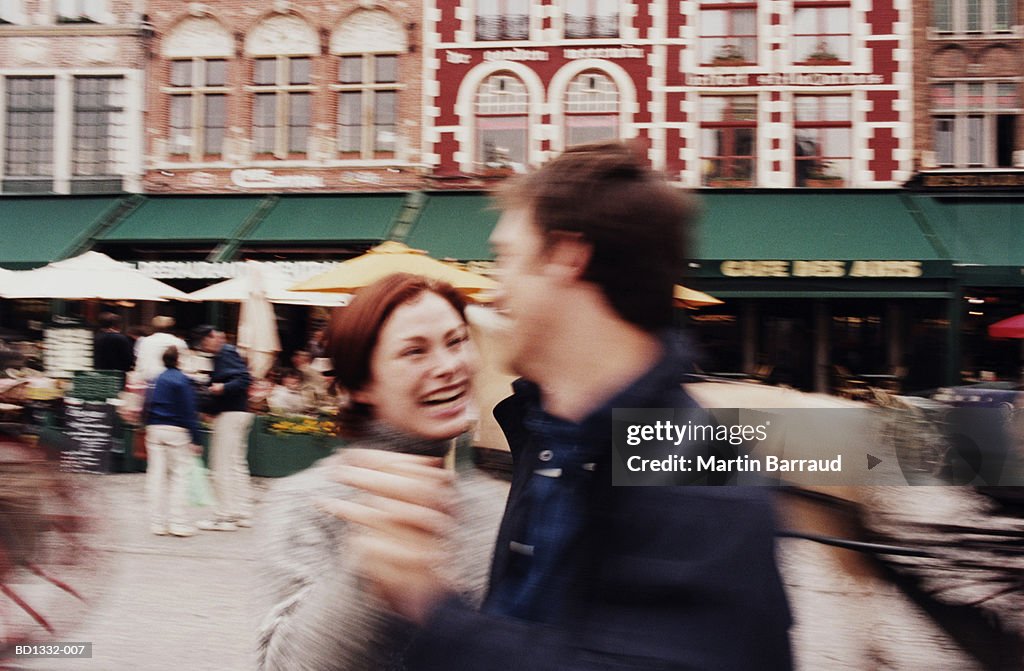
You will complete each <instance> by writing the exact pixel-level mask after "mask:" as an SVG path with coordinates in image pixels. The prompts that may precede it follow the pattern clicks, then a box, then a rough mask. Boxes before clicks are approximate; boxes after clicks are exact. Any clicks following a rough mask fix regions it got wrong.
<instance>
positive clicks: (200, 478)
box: [188, 455, 213, 506]
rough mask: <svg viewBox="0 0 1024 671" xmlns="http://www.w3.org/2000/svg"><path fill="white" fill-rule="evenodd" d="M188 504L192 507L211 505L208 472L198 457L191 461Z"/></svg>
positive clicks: (211, 494)
mask: <svg viewBox="0 0 1024 671" xmlns="http://www.w3.org/2000/svg"><path fill="white" fill-rule="evenodd" d="M188 502H189V505H193V506H209V505H213V492H212V491H211V490H210V471H209V470H208V469H207V468H206V466H204V465H203V458H202V457H200V456H198V455H196V457H195V458H194V459H193V461H192V470H191V471H189V474H188Z"/></svg>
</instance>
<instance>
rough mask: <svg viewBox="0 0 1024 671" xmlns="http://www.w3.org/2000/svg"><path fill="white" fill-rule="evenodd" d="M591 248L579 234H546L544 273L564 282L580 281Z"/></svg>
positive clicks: (592, 249)
mask: <svg viewBox="0 0 1024 671" xmlns="http://www.w3.org/2000/svg"><path fill="white" fill-rule="evenodd" d="M593 252H594V248H593V246H592V245H591V244H590V243H589V242H587V241H586V240H585V239H584V238H583V234H581V233H573V232H570V231H552V232H551V233H549V234H548V249H547V259H546V261H545V264H544V265H545V269H546V272H547V273H548V274H549V275H551V276H553V277H559V278H562V279H566V280H578V279H581V278H582V277H583V275H584V273H586V271H587V266H588V265H590V257H591V255H592V254H593Z"/></svg>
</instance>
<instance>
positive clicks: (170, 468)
mask: <svg viewBox="0 0 1024 671" xmlns="http://www.w3.org/2000/svg"><path fill="white" fill-rule="evenodd" d="M163 364H164V367H165V368H166V370H165V371H164V372H163V373H161V374H160V375H159V376H158V377H157V378H156V380H155V381H154V382H153V385H152V386H151V387H150V389H149V392H148V394H147V396H146V403H145V409H144V411H143V416H144V417H145V421H146V459H147V464H146V498H147V499H148V502H149V522H150V531H151V532H153V533H154V534H156V535H157V536H166V535H167V534H171V535H172V536H192V535H194V534H195V532H196V528H195V526H193V525H192V523H191V522H190V521H188V520H187V519H186V513H187V502H186V491H187V486H188V474H189V472H190V470H191V469H192V468H193V456H194V455H196V454H198V453H199V452H200V449H201V448H200V447H199V444H200V438H199V412H198V411H197V410H196V395H195V390H194V389H193V388H192V382H191V380H189V379H188V377H187V376H186V375H185V374H184V373H182V372H181V371H180V370H178V348H177V347H168V348H167V349H166V350H165V351H164V353H163Z"/></svg>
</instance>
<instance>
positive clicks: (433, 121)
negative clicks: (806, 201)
mask: <svg viewBox="0 0 1024 671" xmlns="http://www.w3.org/2000/svg"><path fill="white" fill-rule="evenodd" d="M911 20H912V16H911V10H910V8H909V7H908V6H905V5H904V4H903V3H898V2H895V1H894V0H883V1H881V2H866V1H865V0H850V1H849V2H845V1H842V0H838V1H836V2H828V3H821V2H802V1H800V0H796V1H795V2H760V3H759V2H745V3H733V2H729V3H726V2H711V1H709V2H702V3H694V2H667V1H652V2H603V1H598V0H592V1H586V0H579V1H576V0H536V1H533V2H530V1H528V0H503V1H500V2H499V1H497V0H462V1H461V2H460V1H458V0H430V1H428V2H427V3H426V8H425V18H424V58H425V68H424V73H425V75H424V80H425V98H424V109H425V118H426V121H425V131H424V132H425V146H426V148H427V149H426V151H425V156H424V160H425V162H427V163H428V164H430V165H432V166H434V169H435V172H436V174H438V175H440V176H448V175H460V174H461V175H478V176H479V175H487V174H490V173H492V172H494V171H496V170H497V171H499V172H500V171H501V170H502V169H509V168H511V169H519V168H520V166H522V165H525V164H533V163H539V162H543V161H544V160H545V159H546V158H547V157H548V156H549V155H550V154H551V153H552V152H557V151H559V150H560V149H562V148H563V147H564V146H565V145H566V144H568V143H572V142H574V141H577V140H579V141H582V140H587V139H595V138H600V137H609V138H621V139H631V140H633V141H635V142H637V143H639V144H640V145H641V146H643V147H645V148H646V149H647V152H648V156H649V157H650V160H651V162H652V164H653V165H655V166H656V167H658V168H663V169H665V170H666V171H668V172H669V174H670V175H672V176H674V177H676V178H677V179H678V181H679V182H681V183H683V184H685V185H688V186H712V187H713V186H732V187H750V186H762V187H791V186H831V187H839V186H855V187H892V186H896V185H898V184H900V183H902V182H903V181H904V180H905V179H907V177H909V175H910V172H911V169H912V162H911V158H912V137H911V127H912V110H911V103H912V89H911V61H910V56H911Z"/></svg>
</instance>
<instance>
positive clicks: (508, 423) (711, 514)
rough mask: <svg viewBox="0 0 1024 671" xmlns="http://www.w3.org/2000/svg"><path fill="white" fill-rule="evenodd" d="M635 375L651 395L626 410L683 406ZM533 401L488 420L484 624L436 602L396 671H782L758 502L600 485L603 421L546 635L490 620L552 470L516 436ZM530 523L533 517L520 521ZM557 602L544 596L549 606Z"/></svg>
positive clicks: (764, 502)
mask: <svg viewBox="0 0 1024 671" xmlns="http://www.w3.org/2000/svg"><path fill="white" fill-rule="evenodd" d="M668 363H669V364H671V363H672V362H671V361H669V362H668ZM670 367H672V366H670ZM647 377H648V378H655V379H656V384H655V385H653V386H651V387H650V388H649V389H647V391H646V392H645V393H646V396H647V398H645V399H644V401H645V402H644V403H643V405H635V406H632V407H650V408H659V407H660V408H680V407H694V406H695V404H694V402H693V400H692V399H690V397H689V396H688V395H687V394H686V393H685V392H683V390H682V388H681V387H680V385H679V382H678V381H679V379H680V377H679V376H677V375H676V374H675V372H674V371H664V372H662V373H659V372H658V369H657V368H655V369H654V370H653V371H652V373H650V374H648V376H647ZM620 400H621V399H620ZM538 402H539V397H538V394H537V391H536V387H535V386H533V385H530V384H529V383H527V384H526V385H522V384H517V385H516V393H515V394H514V395H513V396H512V397H510V398H508V399H506V400H505V401H503V402H502V403H500V404H499V405H498V407H497V408H495V412H494V414H495V417H496V418H497V419H498V421H499V423H500V424H501V427H502V429H503V430H504V431H505V434H506V436H507V438H508V442H509V445H510V448H511V450H512V456H513V461H514V474H513V480H512V489H511V491H510V493H509V500H508V504H507V507H506V511H505V517H504V519H503V520H502V525H501V529H500V531H499V535H498V540H497V544H496V548H495V557H494V563H493V567H492V574H491V585H490V594H489V596H488V601H487V602H485V604H484V608H483V612H474V611H473V610H472V609H471V608H469V607H468V606H466V605H465V604H464V603H463V602H461V601H459V600H458V599H455V598H452V599H449V600H448V601H446V602H444V603H443V604H442V605H441V606H439V607H438V608H437V609H435V611H434V612H433V613H432V614H431V616H430V618H429V621H428V622H427V624H426V626H425V628H424V630H423V631H421V633H420V635H419V636H417V638H416V640H415V641H414V643H413V645H412V647H411V648H410V650H409V654H408V657H407V663H408V668H409V669H414V670H418V669H431V670H435V669H436V670H437V671H451V670H452V669H487V670H488V671H498V670H501V669H510V670H511V669H517V670H518V669H530V670H531V671H541V670H547V669H551V670H555V669H558V670H561V671H564V670H566V669H580V670H582V669H609V670H610V669H692V670H697V669H700V670H711V669H714V670H716V671H723V670H724V671H746V670H750V671H755V670H756V671H775V670H781V669H789V668H791V666H792V662H791V654H790V647H789V638H788V628H789V625H790V613H789V609H788V606H787V603H786V598H785V594H784V592H783V588H782V584H781V580H780V578H779V575H778V571H777V568H776V564H775V559H774V528H775V527H774V520H773V514H772V509H771V501H770V499H769V497H768V493H767V492H766V491H763V490H759V489H757V488H742V487H701V486H691V487H612V486H611V476H610V470H611V469H610V463H611V456H612V447H611V422H610V421H609V422H608V425H607V428H608V430H607V432H606V433H604V436H606V440H607V444H606V445H604V444H603V443H602V446H601V447H602V449H600V450H599V451H598V453H600V454H602V455H603V456H602V457H600V460H599V461H598V463H597V464H596V472H597V473H598V474H600V476H599V477H597V478H595V481H594V483H595V484H594V486H593V487H592V488H591V489H590V490H589V492H588V494H587V503H586V508H587V509H586V511H585V518H586V519H587V524H585V525H584V526H583V528H582V530H581V531H580V533H579V535H578V539H577V540H576V541H575V542H574V543H572V545H571V550H570V551H569V552H568V553H567V554H566V555H565V557H566V559H565V565H559V566H558V569H557V570H558V572H559V573H560V574H561V576H560V577H563V578H566V577H567V584H568V585H569V586H568V587H567V588H566V591H567V592H568V594H566V595H561V596H562V603H563V608H562V610H563V611H564V612H563V613H562V614H561V615H556V616H555V618H554V619H553V620H552V619H550V618H549V619H548V623H546V624H542V623H540V622H538V621H536V619H533V620H528V619H521V618H512V617H507V616H503V615H493V614H489V613H488V610H493V609H489V605H491V603H490V602H492V601H493V600H494V598H495V594H496V593H499V592H500V591H501V588H502V585H503V584H504V583H505V582H506V581H507V580H508V579H509V576H510V575H511V573H510V569H509V566H510V564H512V563H514V562H515V561H517V557H516V554H517V553H516V552H515V551H514V550H513V549H512V548H513V545H512V544H513V542H514V541H515V540H516V534H520V533H523V529H524V517H525V515H526V512H525V509H526V508H528V503H527V502H525V501H524V498H525V497H526V495H525V494H524V492H525V490H527V489H528V487H527V483H528V481H529V480H530V478H536V477H540V476H538V475H536V474H535V473H534V471H536V470H537V469H538V468H543V467H544V466H545V465H546V464H547V463H548V462H547V460H549V459H551V457H550V455H545V454H543V453H542V450H540V449H539V448H538V446H537V445H536V442H537V441H536V440H535V439H534V438H533V436H532V434H531V433H530V432H529V431H528V430H527V429H526V427H525V424H526V422H527V419H528V417H529V416H530V413H531V412H532V411H533V410H534V409H535V408H536V407H537V404H538ZM630 402H634V403H635V402H637V399H636V397H633V398H632V399H630ZM616 407H617V406H616ZM627 407H628V406H627ZM609 412H610V410H609ZM609 419H610V417H609ZM595 435H596V434H595ZM599 440H602V439H599ZM588 466H589V464H588ZM538 512H540V514H543V511H534V512H533V513H532V514H533V515H534V516H536V515H537V514H538ZM552 584H554V585H559V584H562V583H558V582H557V581H556V582H553V583H552ZM559 597H560V595H559V594H556V593H551V594H550V602H551V604H552V607H556V606H555V604H557V603H559ZM547 598H548V597H547V596H545V597H544V598H543V599H542V601H546V600H547Z"/></svg>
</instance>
